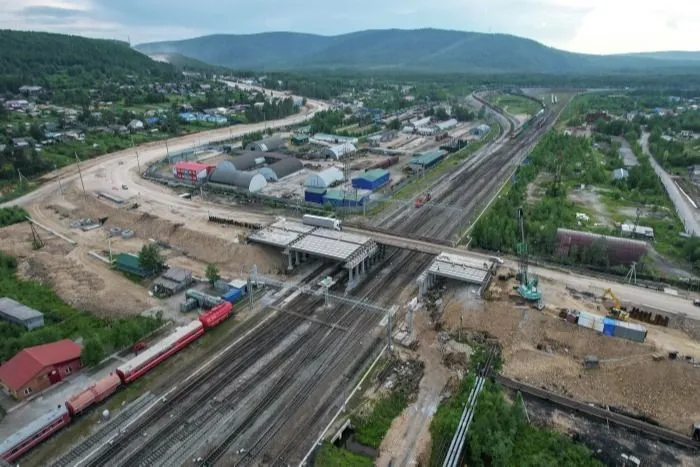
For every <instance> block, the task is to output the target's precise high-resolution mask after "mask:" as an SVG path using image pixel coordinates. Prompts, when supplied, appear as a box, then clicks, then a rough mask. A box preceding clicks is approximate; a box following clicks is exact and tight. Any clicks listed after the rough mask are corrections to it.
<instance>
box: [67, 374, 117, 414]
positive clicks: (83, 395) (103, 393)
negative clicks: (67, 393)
mask: <svg viewBox="0 0 700 467" xmlns="http://www.w3.org/2000/svg"><path fill="white" fill-rule="evenodd" d="M121 385H122V380H121V379H120V378H119V375H118V374H116V373H110V374H109V375H107V376H105V377H104V378H102V379H100V380H98V381H97V382H95V383H93V384H91V385H90V386H88V387H87V388H86V389H85V390H83V391H81V392H79V393H78V394H76V395H74V396H73V397H71V398H70V399H68V400H67V401H66V408H67V409H68V413H70V415H71V417H75V416H76V415H78V414H79V413H82V412H84V411H85V410H87V409H89V408H90V407H92V406H93V405H95V404H97V403H99V402H101V401H103V400H105V399H106V398H108V397H109V396H111V395H112V394H114V393H115V392H117V389H119V387H120V386H121Z"/></svg>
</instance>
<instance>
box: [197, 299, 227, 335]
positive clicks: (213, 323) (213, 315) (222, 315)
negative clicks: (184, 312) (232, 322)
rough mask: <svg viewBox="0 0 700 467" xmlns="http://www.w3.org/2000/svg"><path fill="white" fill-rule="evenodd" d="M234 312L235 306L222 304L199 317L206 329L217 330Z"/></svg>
mask: <svg viewBox="0 0 700 467" xmlns="http://www.w3.org/2000/svg"><path fill="white" fill-rule="evenodd" d="M232 312H233V305H232V304H231V302H222V303H220V304H218V305H216V306H215V307H214V308H212V309H211V310H209V311H207V312H206V313H202V315H201V316H200V317H199V321H201V322H202V325H203V326H204V329H211V328H215V327H217V326H218V325H219V324H221V322H222V321H224V320H225V319H227V318H228V317H229V316H231V313H232Z"/></svg>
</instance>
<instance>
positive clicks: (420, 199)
mask: <svg viewBox="0 0 700 467" xmlns="http://www.w3.org/2000/svg"><path fill="white" fill-rule="evenodd" d="M431 199H433V196H432V195H431V194H430V192H427V193H426V194H424V195H420V196H419V197H418V198H416V207H417V208H420V207H421V206H423V205H424V204H425V203H427V202H428V201H430V200H431Z"/></svg>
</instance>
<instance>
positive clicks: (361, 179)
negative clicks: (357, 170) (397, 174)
mask: <svg viewBox="0 0 700 467" xmlns="http://www.w3.org/2000/svg"><path fill="white" fill-rule="evenodd" d="M390 178H391V173H390V172H389V171H388V170H386V169H372V170H368V171H366V172H364V173H363V174H361V175H359V176H357V177H355V178H353V179H352V187H353V188H359V189H362V190H371V191H374V190H377V189H379V188H380V187H382V186H384V185H386V184H387V183H389V179H390Z"/></svg>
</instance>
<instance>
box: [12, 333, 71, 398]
mask: <svg viewBox="0 0 700 467" xmlns="http://www.w3.org/2000/svg"><path fill="white" fill-rule="evenodd" d="M80 352H81V347H80V346H79V345H78V344H76V343H75V342H73V341H71V340H69V339H64V340H61V341H58V342H52V343H50V344H44V345H37V346H34V347H28V348H26V349H24V350H21V351H20V352H18V353H17V354H16V355H15V356H14V357H12V358H11V359H10V360H8V361H7V362H5V364H3V365H2V366H0V385H1V386H2V387H3V390H5V391H6V392H7V393H8V394H9V395H10V396H12V397H14V398H15V399H19V400H23V399H26V398H28V397H30V396H32V395H34V394H37V393H39V392H40V391H42V390H44V389H46V388H48V387H49V386H51V385H53V384H56V383H59V382H60V381H62V380H63V378H66V377H68V376H70V375H71V374H73V373H75V372H77V371H78V370H80V368H81V366H82V365H81V363H80Z"/></svg>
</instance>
